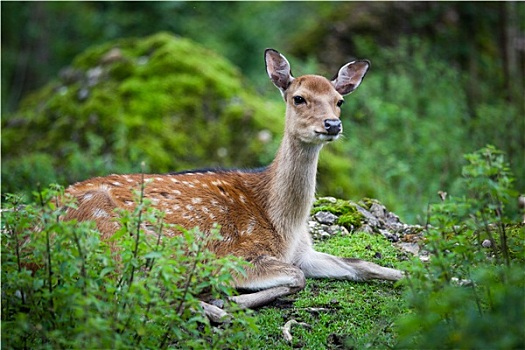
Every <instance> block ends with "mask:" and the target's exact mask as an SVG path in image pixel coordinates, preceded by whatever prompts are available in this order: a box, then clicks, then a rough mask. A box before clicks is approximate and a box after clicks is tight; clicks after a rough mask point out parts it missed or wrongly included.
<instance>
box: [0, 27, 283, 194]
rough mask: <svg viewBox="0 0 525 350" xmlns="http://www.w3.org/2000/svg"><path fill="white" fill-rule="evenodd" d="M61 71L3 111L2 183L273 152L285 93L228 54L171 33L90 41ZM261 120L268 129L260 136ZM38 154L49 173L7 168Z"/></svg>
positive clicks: (233, 160) (203, 163)
mask: <svg viewBox="0 0 525 350" xmlns="http://www.w3.org/2000/svg"><path fill="white" fill-rule="evenodd" d="M110 56H111V59H110V58H108V57H110ZM261 74H264V68H261ZM61 76H62V78H61V79H60V80H58V79H57V81H54V82H51V83H49V84H48V85H47V86H45V87H44V88H42V89H41V90H39V91H36V92H35V93H34V94H32V95H30V96H28V97H27V98H26V99H25V100H24V101H23V102H22V103H21V106H20V109H19V110H18V111H17V112H16V113H14V114H12V115H8V116H6V117H5V118H2V130H3V135H2V136H3V137H2V151H3V159H2V163H3V164H4V165H6V164H8V165H9V168H10V169H7V168H6V167H5V166H3V167H2V184H3V190H4V191H7V192H16V191H19V190H21V189H28V188H31V189H34V187H35V185H36V183H37V182H40V183H41V185H42V186H44V185H46V184H47V183H49V182H52V181H56V179H57V178H58V179H59V180H60V181H61V182H63V183H64V184H66V183H69V182H73V181H79V180H82V179H85V178H87V177H91V176H98V175H106V174H108V173H111V172H116V173H123V172H135V171H137V170H140V164H141V163H142V162H143V161H145V163H146V164H147V169H148V170H149V171H150V172H168V171H177V170H184V169H188V168H198V167H210V166H212V167H213V166H222V167H236V166H237V167H257V166H261V165H265V164H267V163H268V161H269V160H271V159H272V158H273V156H274V152H275V150H276V148H277V145H278V142H279V137H278V135H280V133H281V130H282V127H283V124H284V104H283V103H280V102H279V103H276V102H268V101H264V100H262V99H261V98H260V97H259V96H258V95H257V94H256V93H255V92H254V91H252V90H251V89H250V88H249V87H247V86H246V85H245V84H244V83H243V80H242V76H241V74H240V73H239V71H238V69H237V68H236V67H234V66H233V65H232V64H231V63H230V62H228V61H227V60H226V59H224V58H223V57H221V56H219V55H217V54H216V53H214V52H212V51H210V50H207V49H205V48H203V47H201V46H199V45H197V44H196V43H194V42H192V41H190V40H188V39H184V38H180V37H176V36H173V35H171V34H168V33H159V34H156V35H152V36H150V37H146V38H131V39H120V40H116V41H113V42H109V43H106V44H103V45H100V46H97V47H93V48H90V49H88V50H86V51H85V52H84V53H82V54H80V55H79V56H78V57H76V58H75V59H74V60H73V63H72V65H71V67H69V68H68V74H67V77H64V74H61ZM262 130H267V131H268V132H269V134H270V135H272V136H273V137H272V138H271V139H270V140H265V139H263V138H259V137H258V133H259V132H260V131H262ZM219 149H220V150H221V151H220V152H218V150H219ZM32 153H39V154H45V155H46V157H47V158H46V159H45V161H44V159H43V158H42V157H36V158H35V157H33V156H32V155H31V154H32ZM26 159H27V160H26ZM79 160H82V161H79ZM35 161H36V162H37V163H38V164H37V165H36V168H46V169H48V170H49V169H52V171H51V174H50V172H49V171H47V170H46V171H45V172H42V173H40V174H34V176H32V177H31V181H30V182H27V181H22V180H19V179H16V178H14V177H12V176H10V174H11V173H13V172H15V173H16V172H17V171H18V170H17V169H14V168H17V167H18V166H20V167H26V165H25V164H28V163H31V164H33V163H34V162H35ZM18 164H20V165H18ZM78 166H80V168H79V169H77V168H75V167H78ZM24 169H25V168H23V169H22V168H21V169H19V170H20V171H22V172H23V171H25V170H24Z"/></svg>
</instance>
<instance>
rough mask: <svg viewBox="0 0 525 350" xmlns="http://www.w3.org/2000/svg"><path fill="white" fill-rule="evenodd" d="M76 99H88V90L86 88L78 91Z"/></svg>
mask: <svg viewBox="0 0 525 350" xmlns="http://www.w3.org/2000/svg"><path fill="white" fill-rule="evenodd" d="M77 97H78V100H79V101H84V100H86V99H87V98H88V97H89V90H88V89H86V88H81V89H80V90H78V95H77Z"/></svg>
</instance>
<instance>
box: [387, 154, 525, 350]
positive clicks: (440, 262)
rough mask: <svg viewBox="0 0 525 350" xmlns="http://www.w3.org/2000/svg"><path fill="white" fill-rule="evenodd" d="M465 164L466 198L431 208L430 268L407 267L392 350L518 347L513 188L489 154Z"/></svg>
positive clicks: (518, 245)
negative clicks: (404, 306)
mask: <svg viewBox="0 0 525 350" xmlns="http://www.w3.org/2000/svg"><path fill="white" fill-rule="evenodd" d="M465 158H466V159H467V161H468V164H467V165H465V166H464V167H463V179H464V181H463V184H464V186H465V189H466V192H467V193H468V194H469V195H468V196H464V197H458V198H454V197H452V196H448V198H446V199H444V201H443V202H442V203H440V204H436V205H433V206H432V208H431V217H430V223H431V224H432V225H435V226H430V227H429V229H428V232H427V235H426V236H425V238H426V245H425V247H426V249H427V250H428V251H429V252H430V253H431V258H430V261H429V262H428V263H423V262H421V261H420V260H419V259H415V260H414V261H411V262H410V265H409V266H407V270H408V271H409V275H410V277H409V278H407V280H406V282H405V283H406V285H407V287H408V288H407V291H406V293H405V298H406V300H407V302H408V305H409V306H410V307H411V309H412V313H410V314H408V315H405V316H403V317H402V318H401V319H400V320H399V321H398V324H397V326H398V329H399V336H400V342H399V346H400V348H407V347H410V348H463V349H472V348H492V349H511V348H523V347H524V346H525V334H524V333H523V320H524V319H525V307H524V302H525V272H524V271H525V270H524V265H525V254H524V253H525V251H524V247H523V244H522V243H523V240H524V239H525V234H524V230H523V227H522V226H520V225H519V224H516V221H514V223H512V222H513V221H512V218H511V217H509V216H508V215H507V212H508V211H509V210H508V208H509V206H511V205H512V203H515V202H516V198H517V193H516V192H515V191H514V190H513V189H512V185H513V181H514V180H513V177H512V174H511V173H510V171H509V166H508V164H507V163H506V162H505V160H504V157H503V154H502V153H501V152H500V151H498V150H497V149H495V148H494V147H492V146H487V147H485V148H483V149H481V150H479V151H477V152H475V153H472V154H468V155H466V156H465ZM443 197H445V195H444V194H443ZM510 212H512V211H510Z"/></svg>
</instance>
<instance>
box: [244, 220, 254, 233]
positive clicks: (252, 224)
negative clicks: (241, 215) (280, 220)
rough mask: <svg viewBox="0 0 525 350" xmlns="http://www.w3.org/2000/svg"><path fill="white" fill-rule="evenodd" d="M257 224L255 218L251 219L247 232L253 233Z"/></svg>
mask: <svg viewBox="0 0 525 350" xmlns="http://www.w3.org/2000/svg"><path fill="white" fill-rule="evenodd" d="M256 225H257V221H255V219H252V220H250V223H249V224H248V228H247V229H246V233H247V234H252V233H253V231H254V230H255V226H256Z"/></svg>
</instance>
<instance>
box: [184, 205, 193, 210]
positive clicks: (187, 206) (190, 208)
mask: <svg viewBox="0 0 525 350" xmlns="http://www.w3.org/2000/svg"><path fill="white" fill-rule="evenodd" d="M185 208H186V209H188V210H190V211H191V210H193V205H190V204H187V205H186V207H185Z"/></svg>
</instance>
